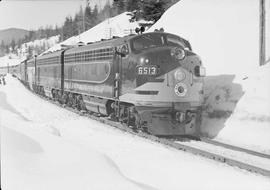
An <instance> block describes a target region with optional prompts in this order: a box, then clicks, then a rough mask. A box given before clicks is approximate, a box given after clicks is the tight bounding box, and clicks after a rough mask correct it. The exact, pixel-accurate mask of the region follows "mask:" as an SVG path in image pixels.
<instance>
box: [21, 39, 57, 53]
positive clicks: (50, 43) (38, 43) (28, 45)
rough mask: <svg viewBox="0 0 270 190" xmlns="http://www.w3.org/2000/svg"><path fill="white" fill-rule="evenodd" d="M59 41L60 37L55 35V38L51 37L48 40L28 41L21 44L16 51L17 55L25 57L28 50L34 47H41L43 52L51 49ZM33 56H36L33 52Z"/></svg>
mask: <svg viewBox="0 0 270 190" xmlns="http://www.w3.org/2000/svg"><path fill="white" fill-rule="evenodd" d="M59 40H60V35H56V36H51V37H49V38H42V39H37V40H34V41H30V42H27V43H23V44H22V45H21V48H20V49H18V50H17V51H18V54H19V55H20V56H26V55H27V53H28V48H36V47H40V48H41V47H42V48H44V49H45V50H47V49H49V48H51V47H52V46H54V45H55V44H57V43H58V42H59ZM33 54H36V53H35V52H34V53H33Z"/></svg>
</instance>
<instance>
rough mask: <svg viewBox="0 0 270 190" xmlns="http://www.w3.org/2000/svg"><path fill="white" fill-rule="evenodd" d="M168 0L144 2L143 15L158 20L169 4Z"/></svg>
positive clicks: (154, 20)
mask: <svg viewBox="0 0 270 190" xmlns="http://www.w3.org/2000/svg"><path fill="white" fill-rule="evenodd" d="M167 4H168V0H147V1H143V2H142V17H143V18H144V19H145V20H147V21H153V22H157V21H158V20H159V18H160V17H161V16H162V14H163V13H164V12H165V9H166V7H167V6H168V5H167Z"/></svg>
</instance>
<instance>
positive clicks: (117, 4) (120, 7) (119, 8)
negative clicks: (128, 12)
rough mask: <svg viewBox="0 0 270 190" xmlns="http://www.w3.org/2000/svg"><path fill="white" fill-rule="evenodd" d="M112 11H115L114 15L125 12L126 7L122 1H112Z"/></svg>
mask: <svg viewBox="0 0 270 190" xmlns="http://www.w3.org/2000/svg"><path fill="white" fill-rule="evenodd" d="M113 9H115V10H116V14H121V13H123V12H125V9H126V6H125V1H124V0H113Z"/></svg>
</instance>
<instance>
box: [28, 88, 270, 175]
mask: <svg viewBox="0 0 270 190" xmlns="http://www.w3.org/2000/svg"><path fill="white" fill-rule="evenodd" d="M31 92H32V91H31ZM33 94H35V93H34V92H33ZM35 95H37V94H35ZM38 96H39V97H41V98H42V99H44V100H46V101H48V102H50V103H53V104H55V105H57V106H59V107H62V108H65V109H67V110H69V111H71V112H74V113H76V114H79V115H81V116H84V117H88V118H90V119H93V120H96V121H99V122H102V123H104V124H107V125H110V126H112V127H115V128H117V129H120V130H122V131H125V132H128V133H131V134H133V135H137V136H140V137H142V138H145V139H148V140H151V141H154V142H158V143H161V144H163V145H165V146H169V147H172V148H175V149H177V150H182V151H185V152H189V153H192V154H195V155H200V156H203V157H206V158H209V159H212V160H215V161H218V162H222V163H226V164H228V165H230V166H233V167H238V168H240V169H244V170H247V171H250V172H253V173H257V174H261V175H264V176H267V177H270V155H267V154H263V153H260V152H256V151H252V150H248V149H244V148H240V147H236V146H232V145H228V144H224V143H221V142H217V141H213V140H211V139H207V138H202V139H201V141H194V140H191V141H190V142H183V141H181V142H180V141H177V140H173V139H166V138H160V137H156V136H153V135H150V134H146V133H138V132H135V131H134V130H132V129H131V128H130V127H128V126H126V125H125V124H122V123H119V122H115V121H111V120H109V119H108V118H106V117H98V116H94V115H91V114H89V113H81V112H80V111H78V110H75V109H73V108H70V107H64V106H63V105H61V104H59V103H58V102H55V101H53V100H50V99H48V98H45V97H43V96H40V95H38ZM194 142H195V144H196V143H197V145H194ZM201 143H205V144H208V145H211V146H216V147H219V149H220V147H222V148H223V149H226V150H230V151H237V152H241V153H243V156H245V155H244V154H248V155H252V156H256V157H257V161H258V160H260V159H264V162H268V163H269V164H267V165H269V167H267V168H264V166H262V165H260V164H258V163H257V164H254V163H252V162H247V161H245V160H244V159H242V158H241V157H240V158H239V157H238V158H234V157H233V156H229V155H224V154H223V153H221V152H222V151H220V150H219V151H213V150H209V148H202V146H201V145H198V144H201Z"/></svg>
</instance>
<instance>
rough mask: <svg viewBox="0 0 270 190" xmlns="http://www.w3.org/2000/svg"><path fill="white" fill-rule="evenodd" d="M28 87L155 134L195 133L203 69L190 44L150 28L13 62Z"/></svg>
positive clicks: (198, 126)
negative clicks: (146, 31)
mask: <svg viewBox="0 0 270 190" xmlns="http://www.w3.org/2000/svg"><path fill="white" fill-rule="evenodd" d="M16 73H17V76H18V78H19V79H20V80H21V81H22V82H23V83H24V84H25V85H27V86H28V87H29V88H30V89H31V90H33V91H35V92H36V93H38V94H41V95H44V96H47V97H50V98H52V99H54V100H56V101H59V102H60V103H61V104H65V105H67V106H71V107H74V108H77V109H79V110H83V111H87V112H93V113H95V114H98V115H99V116H104V117H108V118H109V119H112V120H117V121H119V122H122V123H126V124H127V125H128V126H132V127H133V128H134V129H141V130H143V131H146V132H148V133H151V134H153V135H157V136H175V135H191V136H198V135H199V134H200V122H201V111H200V110H201V106H202V101H203V78H204V76H205V68H204V67H203V66H202V62H201V59H200V58H199V56H198V55H196V54H195V53H194V52H193V51H192V48H191V45H190V43H189V42H188V41H187V40H185V39H183V38H181V37H179V36H177V35H174V34H170V33H165V32H151V33H143V34H139V35H130V36H125V37H121V38H120V37H113V38H112V39H108V40H101V41H99V42H95V43H88V44H87V45H83V46H78V47H72V48H66V49H62V50H59V51H56V52H53V53H48V54H45V55H42V56H36V57H34V58H32V59H30V60H26V61H24V62H22V63H21V64H20V65H18V68H17V69H16Z"/></svg>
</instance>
